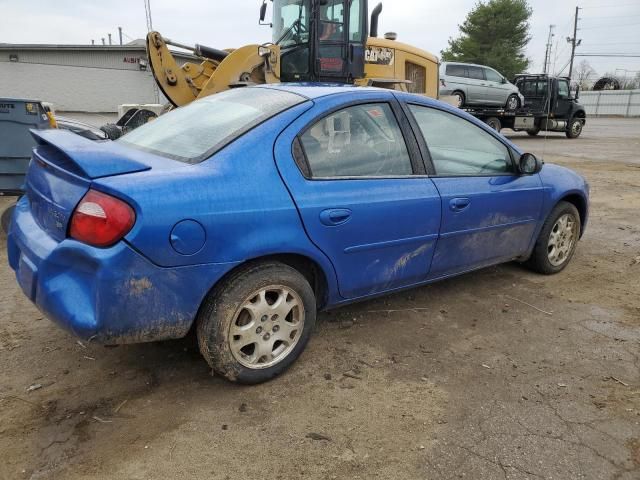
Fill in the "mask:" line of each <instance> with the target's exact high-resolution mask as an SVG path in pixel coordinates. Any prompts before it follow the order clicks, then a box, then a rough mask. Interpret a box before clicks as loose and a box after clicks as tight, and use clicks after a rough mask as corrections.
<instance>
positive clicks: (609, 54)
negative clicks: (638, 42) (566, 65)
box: [575, 53, 640, 58]
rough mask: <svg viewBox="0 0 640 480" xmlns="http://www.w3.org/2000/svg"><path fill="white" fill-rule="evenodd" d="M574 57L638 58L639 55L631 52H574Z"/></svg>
mask: <svg viewBox="0 0 640 480" xmlns="http://www.w3.org/2000/svg"><path fill="white" fill-rule="evenodd" d="M575 56H576V57H616V58H640V55H636V54H632V53H576V55H575Z"/></svg>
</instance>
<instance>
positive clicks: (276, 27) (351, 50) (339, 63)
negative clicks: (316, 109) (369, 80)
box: [261, 0, 368, 83]
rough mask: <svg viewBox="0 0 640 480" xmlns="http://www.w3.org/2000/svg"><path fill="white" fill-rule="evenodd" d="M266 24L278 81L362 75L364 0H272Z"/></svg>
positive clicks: (348, 80) (342, 80) (340, 79)
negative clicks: (274, 48) (276, 59)
mask: <svg viewBox="0 0 640 480" xmlns="http://www.w3.org/2000/svg"><path fill="white" fill-rule="evenodd" d="M262 14H263V12H261V16H262ZM272 25H273V43H274V44H276V45H278V46H279V48H280V80H281V81H282V82H301V81H312V82H339V83H353V80H354V79H357V78H363V77H364V49H365V44H366V40H367V33H368V32H367V1H366V0H273V20H272Z"/></svg>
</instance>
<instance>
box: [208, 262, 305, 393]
mask: <svg viewBox="0 0 640 480" xmlns="http://www.w3.org/2000/svg"><path fill="white" fill-rule="evenodd" d="M315 320H316V299H315V295H314V293H313V289H312V288H311V286H310V285H309V282H308V281H307V279H306V278H305V277H304V276H303V275H302V274H301V273H300V272H298V271H297V270H295V269H293V268H291V267H289V266H287V265H284V264H282V263H279V262H269V263H258V264H253V265H250V266H248V267H247V268H244V269H242V270H240V271H238V272H235V273H234V274H232V275H231V276H230V277H229V278H228V279H226V280H225V281H223V283H222V284H221V285H219V286H217V287H216V288H215V289H214V290H213V291H212V292H211V293H210V294H209V296H208V297H207V299H206V300H205V302H204V304H203V306H202V307H201V309H200V313H199V314H198V319H197V331H198V344H199V346H200V352H201V353H202V355H203V356H204V358H205V360H206V361H207V363H208V364H209V365H210V366H211V368H212V369H213V370H214V371H215V372H216V373H217V374H219V375H221V376H223V377H225V378H226V379H228V380H230V381H232V382H238V383H244V384H256V383H262V382H265V381H267V380H270V379H272V378H273V377H275V376H277V375H279V374H280V373H282V372H283V371H285V370H286V369H287V368H288V367H289V366H290V365H291V364H292V363H293V362H294V361H295V360H296V359H297V358H298V357H299V356H300V354H301V353H302V351H303V350H304V348H305V346H306V344H307V342H308V341H309V337H310V336H311V333H312V331H313V328H314V325H315Z"/></svg>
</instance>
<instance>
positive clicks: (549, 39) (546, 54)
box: [542, 25, 556, 73]
mask: <svg viewBox="0 0 640 480" xmlns="http://www.w3.org/2000/svg"><path fill="white" fill-rule="evenodd" d="M555 27H556V26H555V25H549V36H548V37H547V49H546V50H545V52H544V67H543V69H542V73H547V71H548V70H547V65H548V64H549V63H551V46H552V45H553V37H554V33H553V29H554V28H555Z"/></svg>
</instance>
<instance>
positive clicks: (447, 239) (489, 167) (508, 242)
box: [410, 104, 543, 278]
mask: <svg viewBox="0 0 640 480" xmlns="http://www.w3.org/2000/svg"><path fill="white" fill-rule="evenodd" d="M410 111H411V112H412V114H413V116H414V118H415V123H416V124H417V128H418V130H419V134H420V135H421V136H422V138H423V139H424V140H425V144H424V145H425V147H424V148H426V150H427V152H428V155H429V159H430V161H431V163H432V165H433V168H434V170H435V176H433V177H432V179H433V182H434V184H435V185H436V187H437V188H438V191H439V192H440V196H441V198H442V225H441V227H440V238H439V240H438V245H437V247H436V251H435V254H434V258H433V261H432V264H431V271H430V274H429V277H430V278H438V277H443V276H447V275H452V274H456V273H460V272H464V271H467V270H471V269H474V268H478V267H482V266H485V265H490V264H493V263H499V262H502V261H508V260H511V259H514V258H516V257H518V256H520V255H523V254H524V253H526V252H527V251H528V249H529V247H530V245H531V242H532V240H533V235H534V231H535V229H536V225H537V224H538V222H539V219H540V215H541V210H542V201H543V190H542V182H541V181H540V178H539V176H538V175H537V174H536V175H520V174H518V173H516V169H515V162H514V161H513V159H512V153H511V151H510V148H509V147H508V146H507V145H506V144H505V143H503V142H502V141H501V140H500V139H499V138H498V137H497V135H495V134H493V133H492V132H490V131H488V130H487V129H485V128H483V127H482V126H479V125H477V124H475V123H474V122H473V121H471V120H468V119H466V118H463V117H461V116H458V115H456V114H453V113H451V112H448V111H443V110H440V109H437V108H434V107H428V106H424V105H417V104H415V105H411V106H410Z"/></svg>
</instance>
